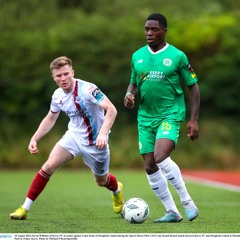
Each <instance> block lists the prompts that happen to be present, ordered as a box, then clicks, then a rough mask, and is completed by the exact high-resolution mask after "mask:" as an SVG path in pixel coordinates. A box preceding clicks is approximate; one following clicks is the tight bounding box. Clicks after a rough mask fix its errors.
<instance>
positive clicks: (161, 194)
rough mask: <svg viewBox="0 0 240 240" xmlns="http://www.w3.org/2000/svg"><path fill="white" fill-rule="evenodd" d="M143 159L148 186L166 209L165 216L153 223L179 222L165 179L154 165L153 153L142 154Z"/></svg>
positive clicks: (177, 212) (179, 218)
mask: <svg viewBox="0 0 240 240" xmlns="http://www.w3.org/2000/svg"><path fill="white" fill-rule="evenodd" d="M143 158H144V162H145V170H146V173H147V179H148V182H149V185H150V186H151V188H152V190H153V192H154V193H155V195H156V196H157V198H158V199H159V200H160V201H161V202H162V204H163V205H164V207H165V209H166V215H165V216H163V217H162V218H160V219H156V220H155V221H154V222H180V221H181V220H182V216H181V214H180V213H179V211H178V209H177V206H176V204H175V202H174V200H173V198H172V195H171V193H170V191H169V189H168V184H167V180H166V178H165V177H164V176H163V174H162V172H161V170H159V168H158V166H157V165H156V163H155V160H154V157H153V153H148V154H143Z"/></svg>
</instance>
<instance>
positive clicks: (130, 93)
mask: <svg viewBox="0 0 240 240" xmlns="http://www.w3.org/2000/svg"><path fill="white" fill-rule="evenodd" d="M136 95H137V87H136V86H135V85H134V84H133V83H130V84H129V86H128V88H127V93H126V95H125V97H124V106H125V107H127V108H133V107H134V104H135V96H136Z"/></svg>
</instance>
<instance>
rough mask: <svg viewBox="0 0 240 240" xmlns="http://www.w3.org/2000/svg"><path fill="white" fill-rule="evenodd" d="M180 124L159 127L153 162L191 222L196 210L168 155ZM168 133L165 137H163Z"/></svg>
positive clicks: (167, 124)
mask: <svg viewBox="0 0 240 240" xmlns="http://www.w3.org/2000/svg"><path fill="white" fill-rule="evenodd" d="M179 129H180V124H179V123H169V122H164V123H163V124H161V125H160V127H159V130H158V133H157V141H156V145H155V151H154V152H155V160H156V162H157V165H158V167H159V168H160V169H161V171H162V173H163V174H164V176H165V177H166V178H167V179H168V180H169V181H170V183H171V184H172V186H173V187H174V188H175V189H176V191H177V193H178V194H179V197H180V199H181V202H182V204H183V207H184V210H185V213H186V216H187V218H188V220H189V221H192V220H193V219H195V218H196V217H197V216H198V209H197V207H196V205H195V204H194V202H193V200H192V199H191V197H190V195H189V193H188V191H187V188H186V186H185V183H184V181H183V178H182V174H181V171H180V169H179V167H178V165H177V164H176V163H175V162H174V161H172V160H171V158H170V153H171V152H172V151H173V150H174V148H175V145H176V144H177V141H178V135H179ZM166 132H168V134H167V136H166V135H165V134H166Z"/></svg>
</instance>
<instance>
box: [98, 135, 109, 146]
mask: <svg viewBox="0 0 240 240" xmlns="http://www.w3.org/2000/svg"><path fill="white" fill-rule="evenodd" d="M107 144H108V142H107V137H106V136H105V135H104V134H99V135H98V136H97V140H96V146H97V148H99V149H103V148H105V147H106V146H107Z"/></svg>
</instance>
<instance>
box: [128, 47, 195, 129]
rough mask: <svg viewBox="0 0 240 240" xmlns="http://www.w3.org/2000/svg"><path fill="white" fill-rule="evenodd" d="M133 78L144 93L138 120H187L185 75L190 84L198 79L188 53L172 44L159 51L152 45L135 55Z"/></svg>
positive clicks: (147, 124)
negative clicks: (152, 48)
mask: <svg viewBox="0 0 240 240" xmlns="http://www.w3.org/2000/svg"><path fill="white" fill-rule="evenodd" d="M131 64H132V65H131V70H132V72H131V80H130V83H132V84H134V85H135V86H136V87H137V89H138V93H139V96H140V105H139V110H138V122H139V123H140V124H142V125H144V126H149V125H152V124H154V122H155V121H156V120H157V121H158V120H162V119H165V118H167V119H172V120H174V121H184V120H185V114H186V107H185V102H184V94H183V90H182V88H181V86H180V82H181V79H183V81H184V83H185V84H186V85H187V86H191V85H193V84H194V83H196V82H197V77H196V74H195V73H194V71H193V69H192V67H191V65H190V63H189V61H188V58H187V56H186V55H185V53H184V52H182V51H180V50H179V49H177V48H175V47H174V46H172V45H170V44H166V46H165V47H164V48H162V49H161V50H159V51H158V52H153V51H152V50H151V49H150V47H149V46H148V45H146V46H144V47H142V48H140V49H139V50H138V51H136V52H135V53H134V54H133V55H132V63H131Z"/></svg>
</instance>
